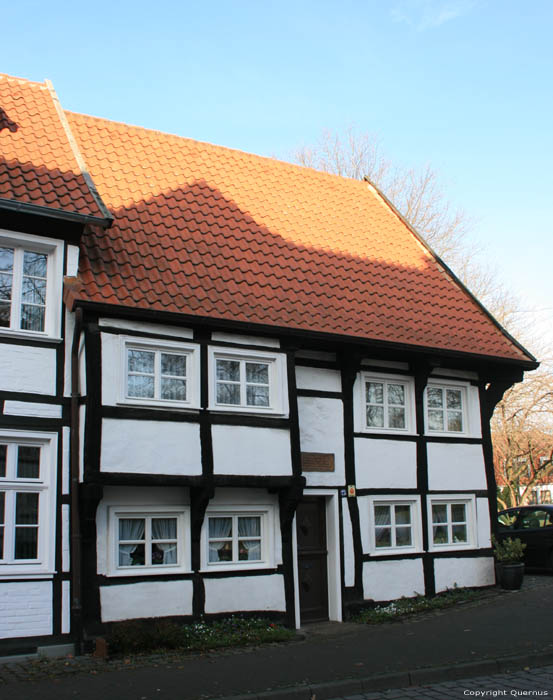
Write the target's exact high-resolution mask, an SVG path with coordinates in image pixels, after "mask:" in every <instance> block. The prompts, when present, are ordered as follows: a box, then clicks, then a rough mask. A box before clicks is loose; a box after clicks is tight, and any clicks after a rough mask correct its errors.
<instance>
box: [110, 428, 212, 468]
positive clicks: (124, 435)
mask: <svg viewBox="0 0 553 700" xmlns="http://www.w3.org/2000/svg"><path fill="white" fill-rule="evenodd" d="M100 468H101V470H102V471H106V472H127V473H136V474H186V475H190V474H201V473H202V462H201V450H200V427H199V425H198V424H197V423H178V422H169V421H144V420H140V421H139V420H117V419H112V418H107V419H104V420H103V421H102V456H101V467H100Z"/></svg>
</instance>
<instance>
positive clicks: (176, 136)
mask: <svg viewBox="0 0 553 700" xmlns="http://www.w3.org/2000/svg"><path fill="white" fill-rule="evenodd" d="M64 112H65V113H66V114H71V115H73V116H76V117H84V118H86V119H92V120H95V121H101V122H109V123H110V124H119V125H121V126H126V127H127V128H131V129H138V130H140V131H146V132H148V133H152V134H159V135H160V136H169V137H171V138H174V139H178V140H181V141H190V142H192V143H198V144H200V145H202V146H208V147H209V148H213V149H215V150H221V151H227V152H228V151H230V152H231V153H239V154H241V155H243V156H247V157H248V158H254V159H256V160H265V161H269V162H271V163H273V164H274V163H277V164H279V165H282V166H285V167H289V168H293V169H294V170H301V171H303V172H305V171H310V172H312V173H316V174H317V175H318V176H321V177H325V178H331V179H335V180H338V181H340V182H349V183H354V184H356V185H363V181H362V180H357V179H356V178H354V177H346V176H345V175H337V174H336V173H329V172H327V171H325V170H318V169H317V168H312V167H310V166H308V165H301V164H300V163H291V162H290V161H288V160H283V159H282V158H275V157H274V156H262V155H260V154H259V153H252V152H251V151H244V150H242V149H241V148H232V147H231V146H221V145H220V144H218V143H211V142H210V141H200V140H199V139H193V138H191V137H190V136H181V135H180V134H174V133H172V132H169V131H161V130H160V129H152V128H150V127H147V126H140V125H138V124H129V123H127V122H122V121H120V120H118V119H108V118H107V117H97V116H95V115H93V114H84V113H83V112H73V111H72V110H68V109H66V110H64Z"/></svg>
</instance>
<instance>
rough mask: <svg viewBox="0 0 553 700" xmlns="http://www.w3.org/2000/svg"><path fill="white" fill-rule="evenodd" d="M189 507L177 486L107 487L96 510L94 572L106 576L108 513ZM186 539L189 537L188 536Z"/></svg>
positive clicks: (186, 494) (184, 493) (183, 491)
mask: <svg viewBox="0 0 553 700" xmlns="http://www.w3.org/2000/svg"><path fill="white" fill-rule="evenodd" d="M189 504H190V496H189V491H188V488H184V487H178V486H167V487H164V486H159V487H158V486H154V487H146V486H106V487H105V488H104V497H103V498H102V500H101V501H100V503H99V504H98V509H97V510H96V552H97V555H96V556H97V571H98V573H99V574H104V575H107V574H108V572H109V562H108V556H109V549H108V548H109V509H110V508H111V507H120V506H136V507H137V508H141V507H146V508H150V509H152V510H155V508H156V506H176V507H178V506H187V505H189ZM187 536H188V535H187Z"/></svg>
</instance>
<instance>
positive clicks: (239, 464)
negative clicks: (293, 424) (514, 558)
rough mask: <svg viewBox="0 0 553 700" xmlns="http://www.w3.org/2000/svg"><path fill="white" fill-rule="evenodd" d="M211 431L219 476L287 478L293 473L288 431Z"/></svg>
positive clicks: (216, 428) (236, 428) (222, 428)
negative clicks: (251, 475)
mask: <svg viewBox="0 0 553 700" xmlns="http://www.w3.org/2000/svg"><path fill="white" fill-rule="evenodd" d="M211 431H212V436H213V463H214V472H215V474H242V475H247V474H255V475H258V476H280V475H284V476H287V475H289V474H291V473H292V458H291V452H290V433H289V432H288V430H280V429H277V428H251V427H246V426H238V425H214V426H213V427H212V429H211Z"/></svg>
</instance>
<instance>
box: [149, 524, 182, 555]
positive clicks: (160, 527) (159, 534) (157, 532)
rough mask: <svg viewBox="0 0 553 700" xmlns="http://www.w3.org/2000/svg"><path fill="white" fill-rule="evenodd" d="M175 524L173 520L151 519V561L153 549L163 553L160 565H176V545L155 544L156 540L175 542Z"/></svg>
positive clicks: (172, 543)
mask: <svg viewBox="0 0 553 700" xmlns="http://www.w3.org/2000/svg"><path fill="white" fill-rule="evenodd" d="M176 539H177V522H176V520H175V518H153V519H152V560H153V554H154V553H153V550H154V548H155V547H157V548H158V550H160V551H161V552H162V553H163V561H161V562H158V563H160V564H176V563H177V543H176V541H175V542H165V543H161V542H156V540H176Z"/></svg>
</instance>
